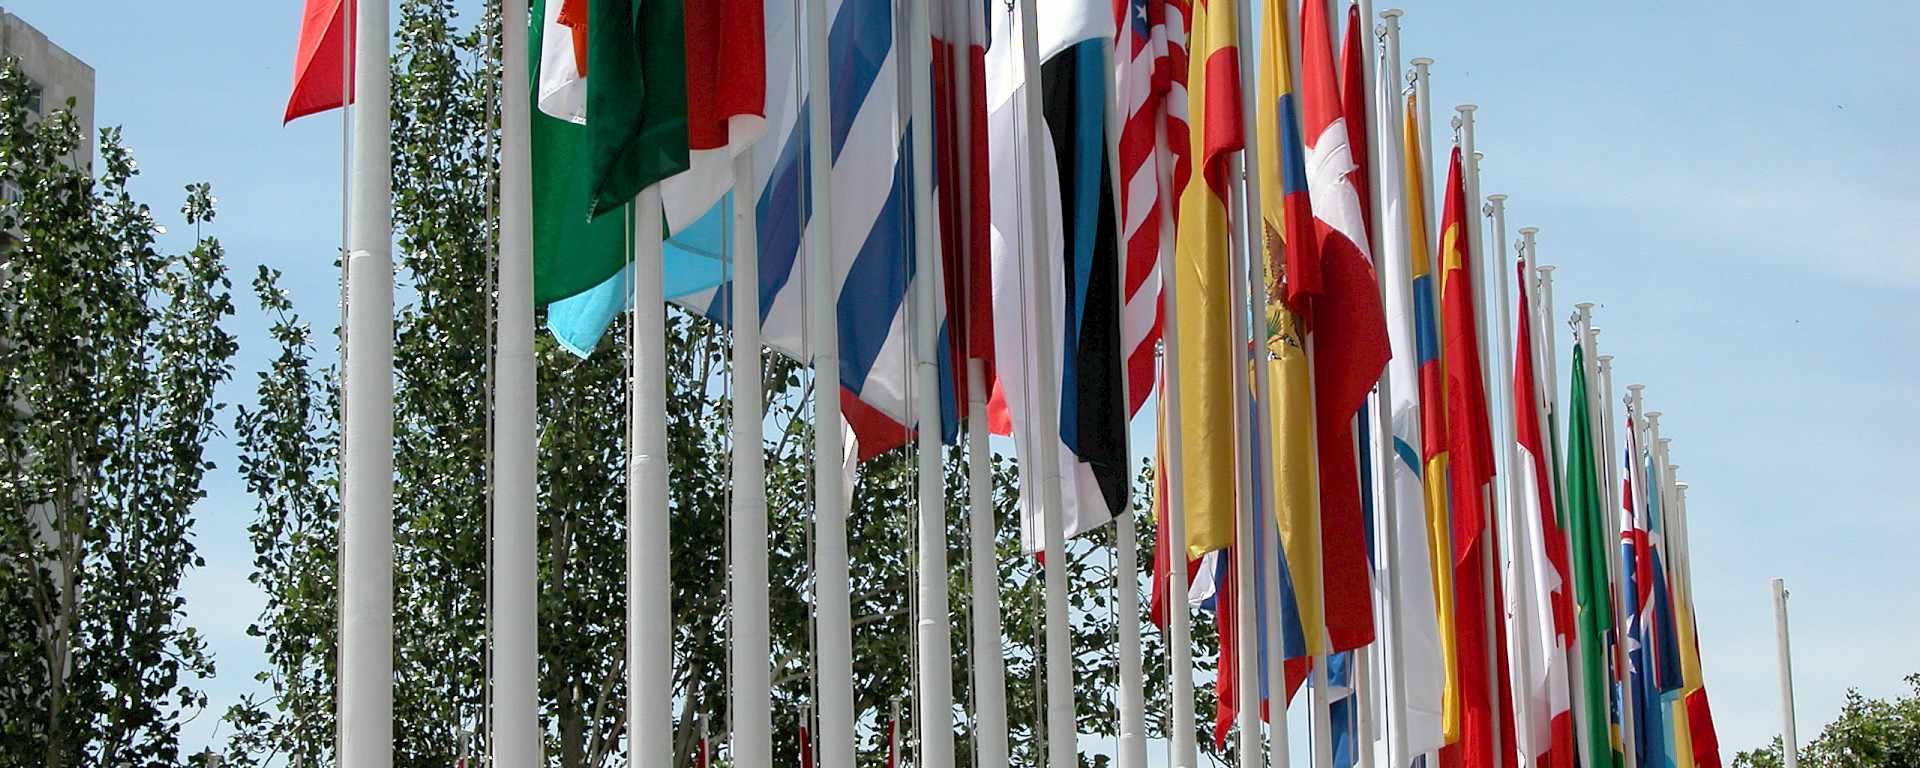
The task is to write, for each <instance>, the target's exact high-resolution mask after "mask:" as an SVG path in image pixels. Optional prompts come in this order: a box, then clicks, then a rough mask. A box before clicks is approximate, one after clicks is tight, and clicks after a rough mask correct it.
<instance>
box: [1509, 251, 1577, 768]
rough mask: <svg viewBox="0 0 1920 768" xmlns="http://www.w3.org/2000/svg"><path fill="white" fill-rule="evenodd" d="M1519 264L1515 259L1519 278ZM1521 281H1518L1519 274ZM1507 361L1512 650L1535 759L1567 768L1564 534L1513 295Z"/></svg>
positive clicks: (1572, 754)
mask: <svg viewBox="0 0 1920 768" xmlns="http://www.w3.org/2000/svg"><path fill="white" fill-rule="evenodd" d="M1526 270H1527V263H1526V262H1525V261H1524V260H1522V261H1521V263H1520V274H1521V275H1522V277H1523V278H1524V276H1525V274H1526ZM1522 283H1523V284H1524V283H1525V280H1524V279H1523V280H1522ZM1519 318H1520V320H1519V322H1518V323H1517V324H1516V325H1517V327H1516V330H1515V333H1516V340H1515V343H1514V364H1513V403H1514V422H1513V423H1514V439H1515V441H1517V442H1518V444H1519V447H1520V462H1519V466H1516V467H1515V468H1514V470H1515V471H1516V472H1518V473H1519V479H1520V483H1521V493H1520V496H1519V498H1517V499H1515V504H1514V510H1515V519H1514V524H1515V530H1516V531H1517V532H1519V535H1518V536H1517V537H1516V538H1517V540H1516V541H1515V542H1514V549H1513V557H1514V561H1515V564H1516V567H1515V572H1516V573H1517V574H1518V575H1519V576H1520V578H1519V581H1518V583H1516V584H1515V585H1514V590H1515V591H1516V592H1517V593H1519V594H1518V595H1516V597H1517V598H1518V599H1519V600H1520V601H1521V602H1522V603H1523V605H1525V608H1526V611H1525V614H1524V616H1525V620H1526V623H1525V624H1523V625H1522V627H1523V631H1522V632H1521V633H1520V634H1521V637H1520V638H1518V640H1519V642H1520V643H1521V646H1520V647H1519V648H1517V649H1516V652H1517V653H1524V654H1528V661H1529V664H1528V667H1527V668H1528V669H1529V670H1530V671H1531V679H1528V680H1525V681H1522V682H1523V684H1524V686H1525V687H1524V688H1523V689H1522V690H1523V691H1524V695H1526V696H1528V697H1529V698H1530V699H1531V700H1532V702H1533V707H1532V710H1531V711H1532V712H1533V717H1532V720H1531V721H1530V722H1528V723H1526V724H1525V725H1524V726H1523V727H1526V728H1528V729H1530V730H1529V732H1530V733H1531V734H1532V744H1533V755H1532V758H1533V760H1534V761H1535V764H1536V765H1538V766H1540V767H1541V768H1574V766H1576V765H1578V763H1579V761H1578V760H1577V755H1576V752H1577V748H1576V746H1575V744H1574V723H1573V711H1572V707H1573V702H1572V698H1571V693H1570V691H1571V689H1570V685H1571V681H1570V678H1569V677H1568V675H1569V673H1570V672H1569V669H1568V659H1569V657H1570V656H1571V654H1572V649H1573V635H1574V621H1573V601H1572V590H1573V583H1572V577H1571V573H1570V571H1569V568H1568V564H1567V534H1566V530H1565V529H1563V528H1562V527H1561V526H1560V523H1559V516H1558V515H1557V514H1556V509H1555V507H1554V503H1553V487H1552V485H1551V482H1552V475H1551V474H1550V472H1551V470H1550V469H1549V467H1550V466H1551V465H1550V464H1549V462H1548V457H1547V452H1546V447H1545V441H1544V440H1543V439H1542V437H1541V428H1540V412H1539V410H1538V409H1537V408H1536V406H1535V404H1536V403H1538V402H1539V393H1538V387H1537V386H1536V385H1535V382H1534V376H1533V373H1534V370H1535V365H1534V346H1533V320H1532V302H1531V301H1530V300H1529V299H1528V296H1527V294H1526V292H1525V291H1522V292H1521V295H1520V312H1519Z"/></svg>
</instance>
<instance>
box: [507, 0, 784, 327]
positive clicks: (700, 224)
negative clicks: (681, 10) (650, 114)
mask: <svg viewBox="0 0 1920 768" xmlns="http://www.w3.org/2000/svg"><path fill="white" fill-rule="evenodd" d="M584 5H585V4H584V3H582V2H580V1H579V0H567V2H565V3H562V2H560V1H559V0H552V2H551V3H550V4H548V3H543V2H538V0H537V2H536V6H540V7H537V8H536V13H535V15H534V17H533V18H534V19H535V24H534V26H535V28H536V31H535V33H534V36H533V37H534V39H535V40H536V41H537V42H536V43H535V55H534V56H533V59H534V60H535V61H537V62H538V65H537V67H538V68H537V70H536V74H535V76H534V80H535V83H536V85H535V91H534V101H535V103H536V104H538V105H539V109H538V110H537V112H536V115H535V117H534V122H535V124H536V127H535V140H534V153H535V158H536V159H535V175H536V187H535V196H534V197H535V201H536V202H535V213H534V215H535V219H536V221H537V222H538V224H537V226H536V228H535V232H536V234H535V242H536V246H535V254H536V257H535V262H536V267H535V269H536V274H537V275H538V277H536V280H535V282H536V284H539V285H540V286H541V287H542V288H546V289H547V290H545V291H542V292H541V296H540V297H539V300H540V301H542V302H551V303H550V304H549V307H548V313H547V325H548V328H549V329H551V330H552V331H553V333H554V337H555V339H556V340H558V341H559V342H560V344H561V346H563V347H565V348H566V349H568V350H569V351H571V352H573V353H574V354H576V355H580V356H582V357H585V356H586V355H588V354H589V353H591V352H592V350H593V348H594V347H595V346H596V345H597V344H598V343H599V340H600V337H601V336H602V335H603V334H604V333H605V332H606V329H607V326H608V325H609V324H611V323H612V321H613V319H614V318H615V317H616V316H618V315H619V313H620V312H622V311H624V310H625V309H626V308H627V306H628V305H629V304H630V300H631V298H632V297H631V295H630V294H631V293H632V291H631V286H632V276H631V275H630V274H629V273H628V272H627V270H626V269H625V267H624V266H623V265H624V264H625V263H626V258H627V257H626V246H625V237H626V222H624V221H620V220H619V218H620V217H612V218H611V219H609V218H608V217H601V218H600V219H596V220H593V221H588V220H587V219H586V217H584V216H583V215H581V213H580V211H581V210H583V209H584V208H585V207H586V206H587V205H588V203H587V194H588V191H589V190H588V187H587V184H586V182H585V172H584V170H582V169H583V168H584V166H583V165H582V164H581V162H580V161H579V160H578V159H577V158H578V155H579V153H580V152H581V151H582V149H581V146H582V145H583V142H584V141H585V139H584V137H585V136H586V135H588V134H587V133H586V129H583V128H580V127H575V126H569V125H566V123H573V124H577V125H584V124H585V123H586V119H587V115H586V94H587V83H588V80H587V77H586V72H585V71H584V70H583V69H581V68H580V65H581V63H583V61H584V58H583V57H584V54H585V53H586V51H585V50H584V49H581V48H579V47H578V46H579V43H580V41H581V40H582V39H583V35H582V32H583V31H584V29H585V26H584V24H585V19H584V13H583V12H582V11H581V10H580V9H581V8H582V7H584ZM569 10H572V11H573V13H574V14H575V15H576V16H577V17H579V18H575V19H569V18H568V12H569ZM685 21H686V23H685V34H686V49H687V50H689V51H692V52H693V55H691V56H689V57H688V59H687V81H688V87H687V91H688V94H689V95H688V97H687V113H688V123H687V126H688V142H689V148H690V154H689V158H690V160H689V162H690V166H689V168H688V169H687V170H686V171H683V172H681V173H678V174H675V175H674V176H672V177H670V178H668V179H666V180H664V181H662V182H661V202H662V205H663V208H664V209H665V218H666V227H667V232H668V233H670V234H674V235H675V238H676V239H674V240H670V241H669V242H668V244H667V246H666V247H665V248H664V249H663V254H662V258H663V262H664V263H663V277H664V279H665V281H666V282H665V285H664V289H665V293H666V295H667V296H669V297H673V296H679V295H683V294H686V293H689V292H692V291H696V290H701V289H704V288H708V287H711V286H713V285H716V284H718V283H719V282H720V281H721V280H722V279H724V277H725V276H726V261H725V259H726V257H725V256H724V252H725V249H726V247H727V246H726V241H727V238H728V237H730V236H731V227H732V221H731V217H730V211H731V208H730V206H721V205H718V203H720V201H721V198H722V197H723V196H724V195H725V194H726V192H727V190H728V189H730V188H731V186H732V184H733V169H732V159H733V156H734V155H735V154H737V153H739V152H744V151H746V150H747V149H749V148H751V147H752V146H753V144H754V142H755V141H756V140H757V139H758V138H759V137H760V136H761V135H762V134H764V133H765V130H766V125H767V121H766V117H765V115H766V94H767V65H766V58H767V44H766V31H765V30H766V24H765V22H764V9H763V8H762V4H761V0H724V2H719V3H695V4H693V5H691V6H688V7H687V9H686V19H685ZM542 22H544V23H542ZM722 61H726V62H733V66H730V67H722V66H720V62H722ZM561 189H565V190H567V192H566V193H565V194H561V193H560V192H559V190H561ZM543 190H553V191H551V192H547V193H545V194H543ZM596 275H610V276H609V277H607V278H606V279H604V280H602V281H600V282H599V284H598V285H595V286H592V287H591V288H590V289H587V290H585V291H584V292H582V291H579V290H577V289H578V288H580V285H581V284H582V283H584V282H585V281H586V280H590V279H592V278H593V277H594V276H596ZM568 291H574V292H573V293H570V294H569V293H567V292H568ZM563 294H564V295H563Z"/></svg>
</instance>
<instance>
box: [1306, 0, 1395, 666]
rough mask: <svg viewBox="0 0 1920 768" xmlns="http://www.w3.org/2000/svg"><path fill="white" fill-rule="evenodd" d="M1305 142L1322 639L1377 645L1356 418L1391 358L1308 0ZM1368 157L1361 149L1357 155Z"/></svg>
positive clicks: (1322, 27) (1318, 6)
mask: <svg viewBox="0 0 1920 768" xmlns="http://www.w3.org/2000/svg"><path fill="white" fill-rule="evenodd" d="M1300 40H1301V47H1300V70H1301V107H1302V108H1301V129H1302V131H1301V139H1302V140H1303V142H1304V145H1305V147H1306V168H1307V188H1308V190H1309V192H1310V196H1311V198H1312V200H1313V218H1314V223H1315V232H1314V235H1313V237H1314V239H1315V245H1316V252H1317V256H1318V258H1317V260H1316V261H1315V263H1314V265H1313V267H1314V270H1315V271H1317V274H1313V273H1312V272H1309V273H1308V274H1302V275H1299V277H1298V282H1297V283H1294V282H1291V281H1294V280H1295V279H1296V277H1295V275H1294V274H1293V270H1292V268H1293V266H1294V265H1293V264H1288V267H1289V273H1288V276H1287V277H1288V280H1289V281H1290V282H1289V285H1288V289H1287V290H1288V296H1287V301H1288V304H1289V305H1290V306H1292V307H1293V308H1294V309H1295V311H1297V312H1299V313H1300V314H1301V316H1302V317H1303V318H1304V319H1305V320H1306V329H1307V335H1308V338H1309V339H1310V341H1309V344H1310V348H1311V349H1312V350H1313V379H1314V381H1313V385H1314V416H1315V423H1316V427H1315V433H1316V436H1317V439H1318V442H1319V451H1318V454H1317V458H1318V460H1319V475H1320V536H1321V546H1322V553H1323V571H1324V582H1323V583H1324V587H1325V596H1326V597H1325V599H1326V605H1325V611H1326V615H1327V638H1328V640H1329V641H1330V642H1331V643H1332V646H1331V650H1334V651H1344V650H1351V649H1353V648H1358V647H1360V646H1362V645H1366V644H1367V643H1370V642H1372V641H1373V638H1374V629H1373V599H1372V595H1371V594H1370V587H1369V586H1368V585H1369V583H1370V579H1369V577H1368V574H1367V571H1368V566H1367V559H1366V551H1367V544H1366V526H1365V523H1364V519H1365V518H1364V516H1363V513H1362V511H1361V495H1362V494H1361V488H1360V471H1359V467H1358V464H1357V455H1356V453H1355V451H1356V449H1355V444H1354V433H1353V426H1352V422H1353V418H1354V416H1355V414H1357V413H1359V411H1360V406H1361V405H1362V404H1363V403H1365V402H1366V399H1367V395H1368V393H1370V392H1371V391H1372V390H1373V386H1374V383H1375V382H1377V381H1378V380H1379V378H1380V373H1381V371H1382V370H1384V369H1385V367H1386V364H1387V359H1388V357H1389V356H1390V355H1391V347H1390V345H1389V343H1388V339H1387V328H1386V312H1385V309H1384V308H1383V307H1382V306H1381V303H1380V302H1381V299H1380V288H1379V282H1378V280H1377V278H1376V276H1375V273H1374V265H1373V258H1372V255H1371V250H1370V246H1369V241H1368V237H1367V225H1366V212H1365V205H1364V204H1363V202H1362V201H1363V197H1362V196H1361V191H1360V189H1359V188H1358V187H1357V186H1356V185H1355V184H1354V181H1353V179H1354V177H1353V173H1354V172H1355V171H1356V170H1357V169H1358V168H1359V166H1358V165H1357V164H1356V163H1355V161H1354V150H1355V149H1356V148H1355V147H1354V146H1352V143H1351V141H1352V136H1353V133H1352V132H1351V131H1350V130H1349V129H1348V125H1349V123H1350V122H1352V121H1354V120H1364V119H1365V116H1364V115H1361V116H1354V117H1349V116H1348V115H1347V114H1346V112H1345V108H1344V106H1343V105H1342V103H1341V89H1340V83H1339V79H1338V77H1337V76H1336V74H1335V69H1334V56H1333V43H1332V37H1331V32H1330V27H1329V21H1328V18H1327V10H1326V4H1325V3H1321V2H1318V1H1317V0H1307V2H1305V3H1304V4H1303V10H1302V11H1301V17H1300ZM1362 151H1364V150H1362Z"/></svg>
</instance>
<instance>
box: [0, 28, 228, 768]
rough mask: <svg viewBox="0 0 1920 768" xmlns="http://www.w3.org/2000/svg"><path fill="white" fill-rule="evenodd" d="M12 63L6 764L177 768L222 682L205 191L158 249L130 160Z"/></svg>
mask: <svg viewBox="0 0 1920 768" xmlns="http://www.w3.org/2000/svg"><path fill="white" fill-rule="evenodd" d="M34 90H35V89H34V88H33V86H32V84H31V83H30V82H29V81H28V80H27V78H26V77H25V76H24V75H22V74H21V72H20V71H19V69H18V67H17V65H16V62H15V61H13V60H11V59H8V60H7V61H5V62H4V64H0V190H4V195H3V196H0V764H4V765H44V766H48V768H62V767H63V766H70V765H72V766H78V765H112V766H122V765H124V766H142V767H144V766H162V765H177V764H178V761H179V759H180V754H179V752H180V750H179V733H180V726H181V724H182V723H183V722H184V721H185V720H186V719H188V718H190V717H191V716H193V715H195V714H197V713H198V712H199V711H200V709H201V708H203V707H204V706H205V697H204V696H203V695H202V693H201V692H200V691H198V690H196V689H195V688H193V687H192V686H191V685H190V684H189V681H190V680H192V679H193V678H195V677H204V676H211V675H212V674H213V659H212V657H211V656H210V655H208V653H207V651H206V645H205V643H204V641H203V640H202V638H201V636H200V635H199V634H198V633H197V632H195V631H194V629H193V628H192V627H190V626H188V625H187V624H186V621H185V616H184V612H183V605H184V601H183V599H182V598H181V596H180V580H181V577H182V576H183V575H184V574H185V573H186V571H187V569H189V568H192V567H196V566H199V565H200V564H201V560H200V557H199V555H197V554H195V551H194V543H193V538H192V525H193V518H192V508H193V505H194V503H195V502H197V501H199V500H200V499H201V498H202V497H203V496H204V495H205V492H204V490H203V489H202V480H203V478H204V477H205V474H206V472H207V470H208V469H210V468H212V466H213V465H212V463H211V462H209V461H207V459H206V458H205V457H204V455H203V449H204V447H205V445H206V442H207V440H208V438H209V437H210V436H212V435H213V433H214V432H215V430H216V426H215V414H216V411H218V410H219V409H220V407H221V405H220V404H219V403H218V402H217V401H216V399H215V393H214V389H215V387H217V386H218V385H219V384H220V383H221V382H223V381H225V380H226V379H227V378H228V376H229V375H230V372H231V368H230V367H229V365H228V360H229V358H230V357H231V356H232V355H233V353H234V348H235V346H234V339H233V337H232V336H231V335H229V334H228V333H227V332H226V330H225V329H224V328H223V327H222V326H221V323H222V321H223V320H224V318H226V316H228V315H230V314H231V313H232V305H231V302H230V301H229V296H228V282H227V278H226V271H225V267H224V266H223V263H222V262H223V251H222V249H221V247H220V244H219V242H217V241H216V240H214V239H213V238H211V237H206V236H203V235H202V234H201V233H200V232H199V230H200V229H201V227H202V225H204V224H205V223H207V222H210V221H211V220H212V219H213V217H214V206H213V202H214V201H213V196H212V194H211V191H210V190H209V189H208V188H207V187H206V185H194V186H190V187H188V196H187V202H186V206H185V208H184V209H183V210H182V212H183V213H184V214H185V216H186V221H187V223H188V225H189V226H192V227H194V228H195V230H196V243H195V246H194V248H193V249H192V250H191V251H189V252H187V253H184V254H169V253H165V252H163V251H161V250H160V249H159V248H158V247H157V246H156V245H155V235H156V232H157V231H158V230H159V225H158V224H157V223H156V222H155V221H154V217H153V213H152V211H150V210H149V209H148V208H147V206H146V205H144V204H141V203H139V202H138V201H136V200H135V199H134V198H133V196H132V195H131V193H129V192H128V189H127V183H128V181H129V179H131V178H132V177H133V176H134V174H135V172H136V171H135V164H134V161H133V157H132V154H131V153H129V152H128V151H127V149H126V148H125V147H123V146H122V145H121V143H120V134H119V131H118V129H113V128H109V129H106V130H103V131H101V132H100V136H99V147H100V155H99V163H100V167H99V175H98V176H95V175H93V158H91V157H87V156H85V155H84V154H83V152H84V149H83V147H84V144H83V143H82V141H81V139H82V133H81V128H80V126H79V125H78V123H77V122H76V121H75V119H74V117H73V114H72V111H71V110H72V108H73V105H72V103H71V102H69V103H68V104H67V105H66V108H65V109H56V110H53V111H51V112H49V113H47V114H45V115H44V116H43V115H39V114H37V108H36V107H31V106H30V104H33V103H34V101H35V98H34V96H33V91H34Z"/></svg>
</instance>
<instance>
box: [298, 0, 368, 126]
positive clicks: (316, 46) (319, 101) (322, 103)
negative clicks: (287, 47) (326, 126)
mask: <svg viewBox="0 0 1920 768" xmlns="http://www.w3.org/2000/svg"><path fill="white" fill-rule="evenodd" d="M353 14H354V3H353V0H307V7H306V10H305V12H303V13H301V15H300V43H299V46H298V47H297V48H295V50H294V57H293V95H292V96H289V97H288V98H287V113H286V118H285V119H284V120H282V121H281V122H283V123H291V122H293V120H294V118H298V117H305V116H307V115H311V114H314V113H315V112H325V111H327V110H329V109H337V108H340V107H344V106H346V105H347V104H349V103H352V101H353Z"/></svg>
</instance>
